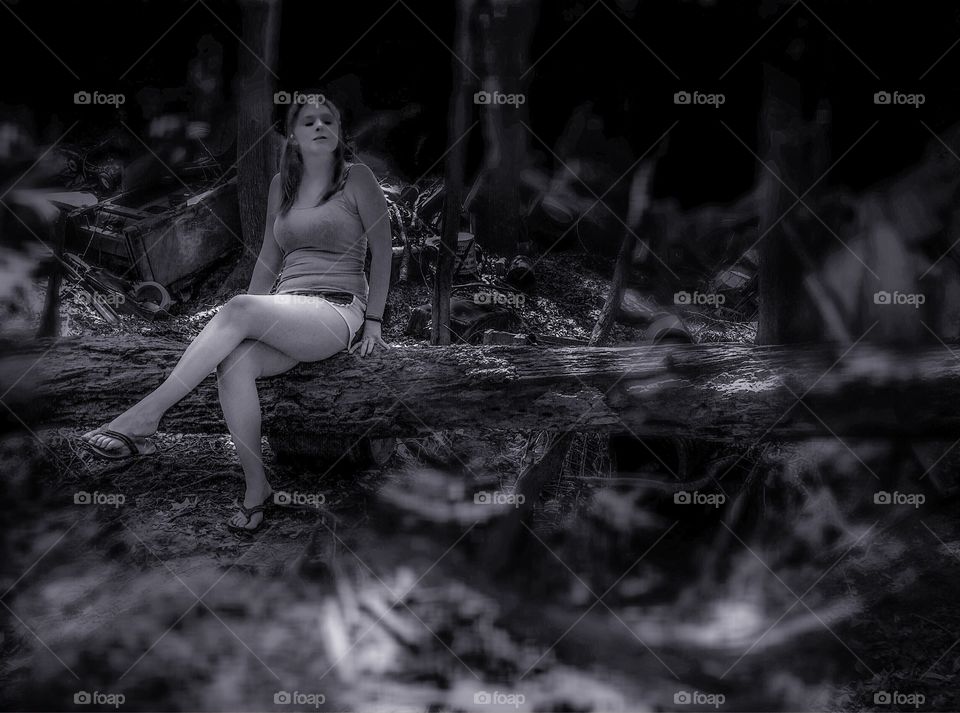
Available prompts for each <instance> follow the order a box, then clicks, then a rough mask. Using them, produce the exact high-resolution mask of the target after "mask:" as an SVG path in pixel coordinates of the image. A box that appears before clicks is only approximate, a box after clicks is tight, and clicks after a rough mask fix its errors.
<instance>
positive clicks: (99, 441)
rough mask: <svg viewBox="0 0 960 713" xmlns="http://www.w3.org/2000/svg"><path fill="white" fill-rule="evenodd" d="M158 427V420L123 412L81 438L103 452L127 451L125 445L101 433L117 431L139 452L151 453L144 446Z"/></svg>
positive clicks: (131, 412)
mask: <svg viewBox="0 0 960 713" xmlns="http://www.w3.org/2000/svg"><path fill="white" fill-rule="evenodd" d="M159 426H160V420H159V419H152V418H145V417H143V416H139V415H137V414H136V412H133V411H124V412H123V413H122V414H120V415H119V416H117V417H116V418H115V419H113V420H112V421H111V422H110V423H108V424H107V425H106V426H101V427H100V428H95V429H93V430H92V431H87V432H86V433H84V434H83V435H82V436H81V438H82V439H83V440H85V441H86V442H87V443H90V444H91V445H94V446H97V447H98V448H102V449H103V450H106V451H116V452H118V453H122V452H125V451H126V450H128V448H127V446H126V444H124V443H123V441H121V440H119V439H117V438H113V437H112V436H108V435H106V434H104V433H102V431H117V432H118V433H122V434H124V435H126V436H129V437H130V439H131V440H133V442H134V443H135V444H137V446H138V447H140V448H141V451H143V452H151V451H150V449H149V447H147V446H146V445H145V444H146V443H147V441H146V439H147V437H148V436H152V435H153V434H154V433H156V432H157V428H158V427H159Z"/></svg>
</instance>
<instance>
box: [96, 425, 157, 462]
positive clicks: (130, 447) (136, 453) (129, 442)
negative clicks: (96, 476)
mask: <svg viewBox="0 0 960 713" xmlns="http://www.w3.org/2000/svg"><path fill="white" fill-rule="evenodd" d="M98 433H100V434H102V435H104V436H109V437H110V438H113V439H114V440H117V441H120V442H121V443H123V445H124V446H126V448H127V452H126V453H122V452H120V451H119V450H118V449H116V448H114V449H108V448H103V447H101V446H97V445H94V444H93V443H91V442H90V441H88V440H86V439H84V438H81V439H80V440H81V441H82V442H83V444H84V445H85V446H86V447H87V448H89V449H90V450H91V451H93V452H94V453H96V454H97V455H98V456H100V457H101V458H106V459H108V460H127V459H134V458H139V457H140V456H147V455H151V454H153V453H156V452H157V448H156V446H154V445H153V444H152V443H150V441H149V440H147V439H143V442H144V443H146V444H147V445H148V446H150V447H152V450H141V449H140V447H139V446H138V445H137V443H136V441H134V440H133V439H132V438H131V437H130V436H128V435H127V434H125V433H120V432H119V431H110V430H103V431H98Z"/></svg>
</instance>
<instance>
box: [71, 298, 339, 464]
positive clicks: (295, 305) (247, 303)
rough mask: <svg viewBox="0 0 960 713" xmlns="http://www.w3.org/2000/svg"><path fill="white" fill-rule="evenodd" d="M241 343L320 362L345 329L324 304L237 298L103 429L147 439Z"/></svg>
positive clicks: (104, 443)
mask: <svg viewBox="0 0 960 713" xmlns="http://www.w3.org/2000/svg"><path fill="white" fill-rule="evenodd" d="M245 339H256V340H258V341H261V342H263V343H265V344H267V345H268V346H271V347H273V348H275V349H277V350H279V351H281V352H283V353H285V354H287V355H289V356H290V357H292V358H294V359H296V360H297V361H320V360H322V359H327V358H328V357H331V356H333V355H334V354H336V353H338V352H340V351H342V350H343V349H344V348H346V346H347V340H348V329H347V325H346V323H345V322H344V320H343V317H341V316H340V314H339V312H337V310H335V309H334V308H333V307H332V306H330V304H329V303H328V302H325V301H324V300H320V299H315V298H309V297H300V296H298V295H238V296H236V297H234V298H233V299H231V300H230V301H229V302H227V304H225V305H224V306H223V309H221V310H220V311H219V312H218V313H217V314H216V315H215V316H214V317H213V319H211V320H210V322H209V323H208V324H207V326H206V327H204V328H203V331H201V332H200V334H199V335H197V338H196V339H194V340H193V342H192V343H191V344H190V346H189V347H187V349H186V351H184V353H183V356H182V357H180V361H179V362H178V363H177V365H176V367H174V369H173V372H171V374H170V376H168V377H167V379H166V380H165V381H164V382H163V383H162V384H161V385H160V386H158V387H157V388H156V389H155V390H153V391H152V392H150V393H149V394H147V396H145V397H144V398H143V399H141V400H140V401H139V402H138V403H136V404H135V405H134V406H132V407H131V408H129V409H127V410H126V411H124V412H123V413H122V414H120V415H119V416H118V417H117V418H115V419H114V420H113V421H111V422H110V424H109V426H108V428H110V429H112V430H116V431H120V432H121V433H125V434H127V435H130V436H133V437H144V436H149V435H151V434H152V433H154V432H155V431H156V430H157V427H158V426H159V423H160V419H161V418H162V417H163V415H164V414H165V413H166V412H167V410H169V409H170V407H171V406H173V405H174V404H176V403H177V402H178V401H180V399H182V398H183V397H184V396H186V395H187V394H188V393H190V392H191V391H192V390H193V389H194V388H196V386H197V385H198V384H199V383H200V382H201V381H203V380H204V379H205V378H206V377H207V376H208V375H209V374H210V373H211V372H212V371H213V370H214V369H216V368H217V366H218V365H219V364H220V362H222V361H223V360H224V359H226V358H227V356H229V355H230V353H231V352H233V350H234V349H236V348H237V347H238V346H239V345H240V343H241V342H243V341H244V340H245ZM84 438H86V439H88V440H89V441H90V442H91V443H94V444H96V445H99V446H100V447H102V448H111V447H112V448H116V447H118V445H119V443H118V442H117V441H116V440H115V439H113V438H110V437H109V436H104V435H102V434H95V433H94V432H93V431H89V432H87V433H86V434H84ZM111 444H113V445H111Z"/></svg>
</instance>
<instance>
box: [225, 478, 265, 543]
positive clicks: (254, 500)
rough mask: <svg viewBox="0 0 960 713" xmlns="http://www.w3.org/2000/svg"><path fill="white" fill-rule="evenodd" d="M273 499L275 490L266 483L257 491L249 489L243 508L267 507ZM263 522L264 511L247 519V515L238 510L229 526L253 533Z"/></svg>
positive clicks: (244, 497)
mask: <svg viewBox="0 0 960 713" xmlns="http://www.w3.org/2000/svg"><path fill="white" fill-rule="evenodd" d="M271 498H273V488H271V487H270V484H269V483H267V482H264V484H263V487H260V488H256V489H253V488H247V490H246V492H245V493H244V495H243V507H245V508H248V509H249V508H254V507H257V506H260V505H266V504H267V502H268V501H269V500H270V499H271ZM261 522H263V512H262V511H260V510H258V511H257V512H255V513H253V514H252V515H250V517H247V514H246V513H244V512H243V511H242V510H238V511H237V513H236V514H235V515H234V516H233V517H232V518H230V520H229V523H228V524H229V525H231V526H232V527H233V528H235V529H240V530H249V531H251V532H252V531H253V530H256V529H258V528H259V527H260V523H261Z"/></svg>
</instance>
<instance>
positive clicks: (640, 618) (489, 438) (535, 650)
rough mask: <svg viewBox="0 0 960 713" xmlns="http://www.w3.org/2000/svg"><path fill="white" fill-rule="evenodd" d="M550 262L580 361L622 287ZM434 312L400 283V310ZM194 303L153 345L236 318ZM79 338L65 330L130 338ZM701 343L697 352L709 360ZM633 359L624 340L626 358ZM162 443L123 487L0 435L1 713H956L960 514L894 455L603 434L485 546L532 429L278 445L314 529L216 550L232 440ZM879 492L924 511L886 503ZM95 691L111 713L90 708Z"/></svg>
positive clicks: (26, 440)
mask: <svg viewBox="0 0 960 713" xmlns="http://www.w3.org/2000/svg"><path fill="white" fill-rule="evenodd" d="M574 266H579V270H580V272H582V274H576V271H574V269H573V268H574ZM542 267H543V269H542V271H538V277H540V276H541V275H542V277H541V281H542V290H541V293H540V295H538V299H537V301H536V304H530V303H528V306H527V309H526V310H525V313H524V314H523V315H522V316H523V318H524V319H525V320H526V321H527V322H529V324H530V325H531V328H533V329H534V330H535V331H540V332H548V333H551V334H556V335H560V336H570V337H580V338H586V337H587V336H588V335H589V332H590V329H591V328H592V325H593V320H595V319H596V316H597V314H598V313H599V309H600V307H601V304H602V297H601V295H603V294H604V288H605V282H604V278H603V277H602V275H604V274H609V271H610V270H609V265H603V264H598V263H596V262H594V261H592V260H591V259H588V258H586V257H585V256H575V255H563V256H559V257H556V258H555V259H551V260H550V261H547V262H545V264H544V265H543V266H542ZM216 279H217V277H216V275H211V277H210V284H211V285H215V283H216ZM426 294H427V291H426V287H425V286H422V285H406V286H401V287H399V288H397V289H395V290H392V292H391V300H392V301H393V308H394V314H395V315H402V314H405V313H406V310H407V308H408V307H409V306H411V305H415V304H420V303H422V302H423V301H426V299H427V297H426V296H425V295H426ZM198 295H199V296H198V298H197V300H196V302H195V304H192V305H191V306H190V309H189V310H187V312H185V313H184V314H181V315H178V316H176V317H175V318H174V319H173V320H171V321H169V322H165V323H156V324H146V323H139V324H137V325H136V328H137V329H138V331H141V332H143V333H153V334H164V333H177V334H183V333H184V332H186V333H193V330H196V331H199V329H200V328H202V326H203V324H204V323H205V321H206V320H207V319H209V315H210V314H211V310H213V309H214V308H215V307H216V305H217V304H219V303H220V302H221V301H222V300H217V299H214V298H213V297H210V296H205V293H204V290H200V291H199V292H198ZM67 317H68V319H69V320H70V321H69V323H68V324H66V325H65V327H66V328H67V330H66V331H70V330H77V331H79V330H87V329H89V330H93V331H95V330H97V329H111V328H109V327H106V326H104V325H102V324H100V325H98V324H96V323H94V322H93V319H94V318H92V317H90V316H89V315H84V314H81V313H75V312H74V311H73V309H72V308H68V310H67ZM706 324H707V322H706V321H704V322H702V323H699V326H698V327H695V329H694V331H695V333H696V334H697V335H698V338H699V339H701V340H703V341H708V340H709V341H714V340H717V332H716V330H715V329H714V331H711V329H710V328H708V327H707V326H705V325H706ZM404 326H405V324H404V321H403V320H401V319H396V318H395V319H394V320H393V321H392V322H390V323H388V324H386V325H385V328H384V333H385V338H386V339H387V341H390V342H394V343H403V342H404V340H408V341H409V340H411V338H409V337H404V336H403V335H402V330H403V327H404ZM749 328H750V327H749V325H747V326H745V327H740V328H739V329H740V330H741V331H739V332H737V333H738V334H749ZM698 330H699V331H698ZM641 336H642V330H640V329H637V328H632V327H627V326H624V325H617V327H616V330H615V332H614V335H613V340H612V342H613V343H615V344H626V343H631V342H632V341H634V340H636V339H639V338H640V337H641ZM732 338H733V337H730V336H728V339H732ZM106 387H108V382H106V381H105V388H106ZM161 429H162V431H161V433H159V434H158V437H157V443H158V446H159V449H160V450H159V452H158V454H157V455H156V456H154V457H149V458H143V459H141V460H139V461H137V462H135V463H127V464H120V465H117V464H110V463H105V462H103V461H95V460H93V459H91V457H90V454H89V453H87V452H86V451H83V450H82V449H79V448H78V447H77V446H76V444H75V443H74V442H73V441H72V437H74V436H75V435H77V433H79V432H82V430H81V429H77V431H76V432H68V431H63V430H61V431H41V432H39V435H40V438H41V441H40V442H37V441H36V440H34V439H32V438H30V437H28V436H25V435H22V434H10V435H8V436H7V437H5V438H4V439H3V441H2V442H0V467H2V469H3V472H4V474H5V477H4V478H3V479H2V480H0V487H2V497H0V508H2V510H3V516H4V522H5V523H6V529H7V532H8V536H7V538H6V539H5V544H4V545H3V561H4V566H3V571H2V587H3V591H4V592H5V594H4V595H3V597H2V599H0V602H2V603H3V605H4V607H5V608H6V611H7V613H8V614H9V616H8V617H5V621H4V624H3V628H2V630H0V633H2V640H0V651H2V661H3V664H2V674H0V675H2V678H3V686H2V689H3V693H2V694H0V695H2V701H3V707H4V709H7V710H107V709H110V710H117V709H121V708H122V709H127V710H142V711H166V710H171V711H172V710H223V711H227V710H317V709H325V710H364V711H366V710H418V711H428V710H451V711H491V710H529V711H606V710H623V711H626V710H629V711H643V710H647V711H659V710H752V711H753V710H755V711H761V710H825V711H840V710H854V711H860V710H955V709H956V708H957V707H958V705H960V700H958V694H957V693H956V690H957V686H956V675H957V671H958V669H960V646H958V643H960V625H958V620H960V615H958V614H957V612H956V606H955V602H956V601H957V595H958V589H960V585H958V582H960V577H958V575H960V530H958V524H957V521H956V517H955V515H954V513H955V506H956V503H955V501H950V500H947V499H945V498H942V497H939V496H938V494H937V493H936V492H935V491H933V490H930V489H929V488H927V486H925V485H923V484H922V483H918V482H916V481H915V478H916V476H917V472H915V469H912V468H911V467H910V465H909V464H907V465H904V464H901V463H900V462H899V461H897V460H896V459H895V458H894V454H896V453H898V452H899V451H898V450H897V449H896V448H895V446H894V445H892V444H885V443H873V442H866V441H865V442H862V443H860V442H856V443H850V442H847V443H841V442H839V441H837V440H833V439H831V440H826V441H818V442H811V443H806V444H793V445H788V444H762V445H756V446H752V447H749V448H748V447H746V446H743V447H734V446H728V447H724V448H715V447H710V448H705V447H703V446H702V445H700V446H686V445H684V444H680V443H675V442H670V441H667V442H653V441H649V442H645V443H639V442H637V443H634V444H633V445H632V448H633V453H632V456H631V458H630V464H629V467H627V466H626V465H624V455H623V454H624V452H625V451H624V447H623V444H620V446H618V448H612V447H611V444H610V443H608V442H607V441H606V440H604V439H599V440H591V438H588V437H584V438H582V439H581V440H579V441H578V442H577V444H576V447H575V448H574V449H573V450H572V452H571V455H570V456H569V458H568V460H567V461H566V462H565V464H564V467H563V468H562V469H561V471H560V472H559V473H558V476H557V478H556V479H555V480H554V481H552V482H551V483H550V485H549V486H548V488H547V489H546V492H545V493H544V498H543V501H542V502H541V503H540V506H539V507H538V510H537V512H536V514H535V518H534V520H533V522H532V523H531V526H530V527H529V528H526V529H525V530H524V532H523V533H522V537H521V538H519V539H518V540H517V541H516V543H515V545H514V546H513V547H512V548H511V550H510V551H505V552H496V551H494V552H491V543H492V537H491V533H492V532H493V528H494V527H495V518H494V517H493V515H495V514H496V513H497V511H496V510H495V509H491V508H484V507H478V506H476V502H477V501H476V498H475V497H474V496H475V494H476V493H477V492H479V491H499V492H510V489H511V487H512V484H513V483H514V481H515V479H516V477H517V474H518V472H519V469H520V462H521V457H522V455H523V451H524V448H525V444H526V437H527V436H528V435H530V436H532V435H534V434H511V433H499V432H490V431H485V430H481V429H477V431H475V432H462V431H460V432H449V433H447V432H444V433H437V434H434V435H432V436H431V437H429V438H420V439H406V440H403V441H401V442H400V444H399V445H398V447H397V450H396V452H395V453H394V456H393V457H392V459H391V460H390V461H389V462H388V463H387V464H386V465H385V466H384V467H382V468H376V469H374V468H370V469H364V470H353V471H350V470H346V471H343V470H340V471H337V470H331V469H330V468H328V467H327V466H325V465H322V464H313V466H312V467H311V468H309V469H308V468H305V467H283V466H279V465H277V464H276V463H275V462H274V458H273V454H272V453H271V452H270V450H269V444H267V443H266V442H265V449H266V452H265V458H266V461H267V463H268V464H270V470H269V477H270V480H271V483H272V485H273V487H274V488H275V489H276V490H285V491H289V492H297V493H301V494H309V495H312V496H314V498H313V506H310V505H308V506H304V507H303V508H301V509H289V508H278V507H275V508H273V509H272V510H270V511H268V514H267V519H266V523H265V526H264V528H263V529H262V530H261V531H260V532H258V533H257V534H256V535H255V536H252V537H246V536H238V535H235V534H233V533H231V532H229V531H228V530H227V529H226V527H225V523H226V521H227V520H228V519H229V517H230V516H231V515H232V513H233V512H234V511H235V510H236V507H237V504H238V499H239V498H240V497H241V494H242V474H241V471H240V468H239V464H238V461H237V458H236V453H235V449H234V447H233V445H232V443H231V441H230V438H229V436H227V435H223V436H213V437H211V436H198V435H191V434H180V433H177V432H176V424H174V423H164V424H162V425H161ZM947 445H949V444H947ZM683 448H692V449H693V451H692V452H694V453H695V455H696V457H695V458H693V459H692V460H691V459H690V458H687V459H686V462H687V464H688V467H689V470H688V472H687V475H688V476H690V477H691V478H692V479H698V478H701V477H702V476H704V475H705V474H707V473H713V474H716V473H718V472H720V473H722V474H721V475H720V476H719V478H718V479H717V480H718V481H719V483H720V484H718V486H717V487H716V488H714V487H713V486H711V487H709V488H703V490H704V491H708V492H710V493H713V494H716V493H718V492H721V491H722V492H723V493H724V494H725V496H726V501H725V502H724V503H723V504H722V505H721V506H720V507H714V506H712V505H705V506H693V507H690V506H684V505H681V504H677V502H676V501H675V499H674V497H673V494H674V491H675V490H676V487H675V485H674V483H675V481H673V480H672V478H671V477H670V475H669V473H670V472H671V471H672V470H673V469H675V468H677V466H678V463H679V459H678V455H677V454H678V453H679V452H680V450H681V449H683ZM615 452H619V454H620V456H621V462H620V463H619V464H618V463H617V462H615V459H611V454H613V453H615ZM718 468H719V469H720V470H718ZM627 471H629V472H627ZM871 474H879V477H880V478H881V481H882V482H881V483H880V484H878V481H876V480H874V478H873V477H871ZM881 485H882V486H883V487H882V488H881ZM879 489H884V490H888V491H894V490H895V489H897V490H898V492H902V493H907V492H910V493H913V492H916V493H924V494H925V496H926V497H925V500H926V502H925V503H923V504H922V505H920V506H919V507H913V506H911V505H899V506H896V505H894V506H881V505H877V504H876V503H875V502H874V494H875V493H876V491H878V490H879ZM85 494H86V495H85ZM85 499H88V500H92V501H93V504H87V503H85V502H84V500H85ZM464 506H466V507H464ZM464 513H467V514H466V515H464ZM491 558H492V560H491ZM498 558H499V559H501V560H502V564H503V565H504V566H503V567H502V568H499V571H495V570H496V569H497V568H495V567H486V566H483V565H482V563H489V562H491V561H493V562H494V563H498ZM84 693H86V694H90V695H91V696H94V699H93V703H92V704H90V705H80V704H75V700H76V697H77V696H78V695H82V694H84ZM121 694H122V695H123V696H124V699H123V701H122V702H120V703H118V699H117V698H116V696H117V695H121ZM888 694H889V695H890V697H891V701H892V702H891V703H890V704H887V703H885V702H884V701H885V699H884V698H883V696H884V695H888ZM96 696H99V698H97V697H96ZM110 696H113V698H110ZM878 696H879V698H878ZM918 696H922V697H923V699H922V702H921V701H920V699H919V698H918ZM287 700H289V701H290V703H287V702H286V701H287Z"/></svg>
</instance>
